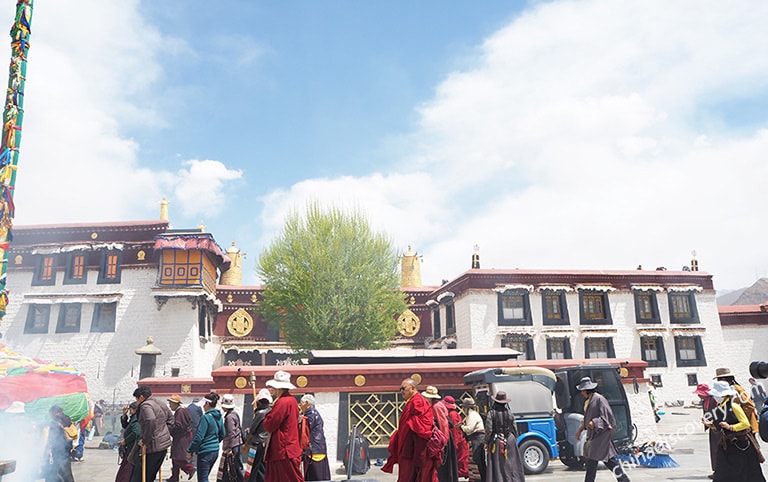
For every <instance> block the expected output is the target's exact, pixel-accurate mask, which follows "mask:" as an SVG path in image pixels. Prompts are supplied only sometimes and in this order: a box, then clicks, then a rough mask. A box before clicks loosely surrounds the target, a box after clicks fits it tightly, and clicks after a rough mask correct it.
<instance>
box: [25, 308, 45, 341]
mask: <svg viewBox="0 0 768 482" xmlns="http://www.w3.org/2000/svg"><path fill="white" fill-rule="evenodd" d="M37 309H42V310H43V311H44V312H45V316H44V318H45V322H44V323H42V324H41V326H40V327H39V328H35V326H34V321H35V318H34V317H35V315H34V313H35V311H34V310H37ZM50 329H51V305H41V304H34V303H33V304H30V305H29V308H27V319H26V321H25V322H24V334H30V335H40V334H48V331H49V330H50Z"/></svg>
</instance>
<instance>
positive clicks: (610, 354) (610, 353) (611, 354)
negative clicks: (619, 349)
mask: <svg viewBox="0 0 768 482" xmlns="http://www.w3.org/2000/svg"><path fill="white" fill-rule="evenodd" d="M594 340H605V352H606V357H605V358H616V350H615V349H614V347H613V337H612V336H590V337H587V338H584V358H596V357H593V356H590V351H589V343H590V342H591V341H594Z"/></svg>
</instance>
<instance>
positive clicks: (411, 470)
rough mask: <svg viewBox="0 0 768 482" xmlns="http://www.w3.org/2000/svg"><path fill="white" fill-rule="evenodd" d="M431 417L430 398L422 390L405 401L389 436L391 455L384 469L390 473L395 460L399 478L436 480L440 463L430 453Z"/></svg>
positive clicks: (407, 481) (417, 481) (400, 481)
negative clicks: (398, 419) (396, 423)
mask: <svg viewBox="0 0 768 482" xmlns="http://www.w3.org/2000/svg"><path fill="white" fill-rule="evenodd" d="M432 419H433V417H432V407H431V406H430V403H429V401H428V400H427V399H426V398H424V396H423V395H422V394H421V393H418V392H416V393H415V394H413V396H412V397H411V398H410V399H409V400H408V401H407V402H406V403H405V407H403V412H402V413H401V414H400V422H399V423H398V426H397V430H396V431H395V433H393V434H392V437H391V438H390V440H389V458H388V459H387V463H386V464H385V465H384V467H382V468H381V470H383V471H384V472H387V473H390V474H391V473H392V469H393V466H394V464H398V465H399V469H398V471H397V482H434V481H436V480H437V470H436V469H437V466H436V465H435V461H434V460H433V459H430V458H429V457H428V456H427V440H429V438H430V437H431V436H432V425H433V422H432Z"/></svg>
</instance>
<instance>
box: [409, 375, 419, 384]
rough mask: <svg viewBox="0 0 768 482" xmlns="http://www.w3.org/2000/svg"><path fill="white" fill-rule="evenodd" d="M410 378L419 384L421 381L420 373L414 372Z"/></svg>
mask: <svg viewBox="0 0 768 482" xmlns="http://www.w3.org/2000/svg"><path fill="white" fill-rule="evenodd" d="M411 380H413V381H414V382H416V383H417V384H419V383H421V375H419V374H418V373H414V374H413V375H411Z"/></svg>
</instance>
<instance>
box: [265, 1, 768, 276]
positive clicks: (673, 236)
mask: <svg viewBox="0 0 768 482" xmlns="http://www.w3.org/2000/svg"><path fill="white" fill-rule="evenodd" d="M766 22H768V4H764V3H762V2H742V3H739V4H738V5H726V4H722V3H720V2H715V1H710V2H704V3H702V2H675V3H668V2H651V3H648V2H642V3H627V2H613V1H608V0H593V1H569V2H549V3H545V4H537V5H536V6H535V7H534V8H532V9H531V10H530V11H528V12H526V13H524V14H523V15H522V16H520V17H519V18H518V19H517V20H515V21H514V22H512V23H511V24H510V25H508V26H507V27H505V28H503V29H502V30H500V31H499V32H497V33H496V34H494V35H493V36H491V37H490V38H488V39H487V40H486V41H485V42H484V43H483V45H482V47H481V48H480V50H479V52H478V58H477V59H476V62H474V64H473V65H472V66H470V67H467V68H466V69H465V70H463V71H460V72H454V73H453V74H451V75H449V76H447V77H446V79H445V80H444V81H443V82H442V83H441V84H440V85H438V86H437V88H436V92H435V95H434V97H433V98H432V99H430V100H428V101H427V102H425V103H424V104H423V105H421V106H419V108H418V111H419V114H420V119H421V121H420V127H419V129H418V130H417V131H416V132H415V133H413V134H412V135H411V136H410V137H411V138H413V139H417V140H418V141H417V142H414V146H413V149H412V151H411V155H409V156H407V159H405V160H403V161H402V162H401V163H400V165H399V166H398V168H397V169H398V170H400V171H401V172H402V171H405V173H404V174H400V175H399V176H403V177H404V178H408V179H412V180H414V181H416V182H417V183H421V184H411V185H410V188H411V190H412V191H415V192H418V191H419V189H420V186H421V187H422V188H424V189H423V190H422V191H421V195H420V196H419V197H418V198H416V199H415V200H414V201H415V202H414V203H413V204H412V205H410V206H409V207H408V210H407V213H408V216H407V218H405V217H403V216H402V214H403V213H402V212H399V211H397V210H393V209H390V206H389V204H388V203H387V202H386V201H387V200H388V196H389V195H391V194H392V191H391V185H390V184H389V183H387V182H372V177H370V176H366V177H363V178H360V179H354V178H344V179H343V180H341V179H331V180H327V179H315V180H309V181H304V182H302V183H300V184H297V185H296V186H294V187H293V188H292V189H290V190H288V191H287V192H280V193H276V194H274V195H272V196H269V197H268V198H267V200H268V202H267V203H266V209H265V212H271V210H272V208H273V202H272V201H273V200H274V199H275V198H280V199H281V203H283V204H286V205H288V204H290V201H289V199H301V198H304V197H306V196H307V194H308V193H314V192H321V193H324V192H328V191H330V192H336V193H338V192H339V191H342V192H344V193H345V194H346V193H358V192H364V193H365V195H364V196H360V197H358V199H364V200H365V202H366V203H367V204H364V205H363V207H364V208H365V209H367V210H368V211H369V212H371V214H372V216H373V217H374V218H375V219H377V220H378V221H379V222H381V223H382V225H384V226H386V229H388V230H389V231H390V232H392V233H393V234H394V236H395V238H396V241H397V242H398V244H399V245H405V244H409V243H411V242H413V244H414V247H415V248H416V249H418V250H419V251H421V252H424V255H425V263H424V266H423V274H424V281H425V282H427V283H437V282H439V280H440V279H442V278H451V277H454V276H456V275H458V274H459V273H461V272H463V271H464V270H466V269H467V268H468V267H469V262H470V256H471V253H472V245H473V244H474V243H479V244H480V246H481V259H482V263H483V266H484V267H489V268H490V267H496V268H514V267H520V268H548V269H576V268H586V269H603V268H604V269H634V268H635V267H636V266H637V265H638V264H642V265H643V266H644V267H645V268H646V269H654V268H655V267H657V266H666V267H667V268H669V269H680V267H681V266H682V265H684V264H687V263H688V262H689V260H690V253H691V251H692V250H693V249H696V250H697V252H698V255H699V259H700V266H701V268H702V269H703V270H707V271H710V272H712V273H714V274H715V283H716V286H718V287H722V288H727V287H737V286H741V285H746V284H749V283H751V281H752V280H753V279H754V277H755V276H756V275H768V253H767V252H766V251H765V249H763V248H762V246H761V245H762V239H764V238H765V237H766V235H768V230H767V229H766V228H765V227H763V225H764V223H762V222H761V218H762V217H763V216H764V214H763V209H762V206H764V194H763V189H762V183H763V180H764V179H765V178H766V175H767V174H768V167H767V166H768V163H766V159H765V154H764V153H765V152H768V151H766V149H767V148H768V134H766V131H765V130H763V129H764V128H766V127H768V126H766V125H765V124H764V123H763V124H760V125H756V126H752V127H751V128H748V129H747V130H746V131H745V129H744V127H743V126H740V128H739V129H738V130H737V129H735V128H730V127H729V126H730V125H731V124H732V122H733V119H728V118H724V117H722V116H721V115H720V114H718V110H717V105H718V104H721V103H725V102H728V101H730V100H733V99H743V98H744V97H745V96H747V97H749V96H755V97H760V98H762V99H765V98H766V95H768V82H766V80H765V79H768V57H766V56H764V55H759V54H758V53H759V52H763V51H765V50H766V48H768V32H767V31H766V30H765V28H764V26H765V25H766ZM713 126H717V128H714V127H713ZM391 177H392V176H390V175H388V174H386V173H384V174H381V175H378V176H377V179H382V180H386V179H390V178H391ZM340 185H343V190H340V189H339V187H340ZM404 219H407V222H408V224H409V226H416V227H417V228H415V229H411V230H402V229H400V225H399V224H398V222H397V220H404ZM419 226H428V227H429V228H428V229H420V228H418V227H419ZM409 235H410V236H409Z"/></svg>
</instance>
